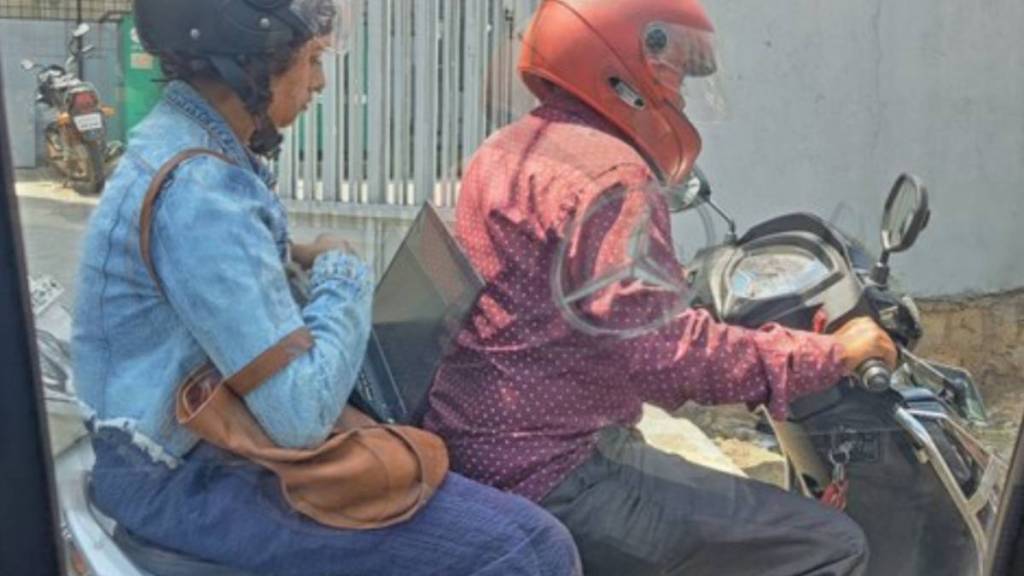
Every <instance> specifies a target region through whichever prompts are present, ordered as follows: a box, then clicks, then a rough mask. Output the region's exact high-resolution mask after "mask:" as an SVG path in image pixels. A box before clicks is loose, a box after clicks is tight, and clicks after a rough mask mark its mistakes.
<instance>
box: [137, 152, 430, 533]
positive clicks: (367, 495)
mask: <svg viewBox="0 0 1024 576" xmlns="http://www.w3.org/2000/svg"><path fill="white" fill-rule="evenodd" d="M204 154H206V155H211V156H215V157H218V158H220V159H222V160H224V161H225V162H228V163H231V161H230V160H229V159H228V158H226V157H225V156H223V155H222V154H219V153H217V152H214V151H212V150H206V149H191V150H186V151H184V152H182V153H180V154H178V155H177V156H175V157H174V158H172V159H171V160H170V161H168V162H167V163H166V164H164V166H163V167H162V168H161V169H160V170H159V171H158V172H157V174H156V177H155V178H154V179H153V182H152V183H151V184H150V187H149V190H148V191H147V192H146V197H145V200H144V202H143V206H142V213H141V216H140V220H141V222H140V227H139V229H140V239H139V246H140V248H141V251H142V258H143V261H144V262H145V264H146V267H147V269H148V270H149V273H150V276H152V278H153V280H154V282H156V284H157V286H161V284H160V281H159V278H158V277H157V274H156V269H155V268H154V266H153V261H152V257H151V254H150V238H151V233H152V220H153V210H154V206H155V203H156V199H157V197H158V196H159V195H160V192H161V190H162V189H163V187H164V184H165V182H166V180H167V178H168V177H169V176H170V175H171V173H172V172H173V171H174V169H175V168H177V167H178V165H180V164H181V163H182V162H184V161H186V160H188V159H190V158H193V157H195V156H199V155H204ZM312 347H313V337H312V334H311V333H310V332H309V330H308V329H306V328H302V329H300V330H298V331H296V332H295V333H293V334H291V335H289V336H288V337H286V338H285V339H284V340H282V341H281V342H279V343H278V344H277V345H275V346H273V347H272V348H270V349H269V350H267V351H265V352H264V353H263V354H261V355H260V356H259V357H258V358H256V360H254V361H253V362H252V363H250V364H249V365H248V366H246V367H245V368H243V369H242V370H240V371H239V372H238V373H237V374H234V375H233V376H231V377H229V378H223V377H222V376H221V375H220V374H219V373H218V372H217V369H216V368H215V367H214V366H213V365H212V364H210V363H207V364H206V365H204V366H202V367H200V368H199V369H198V370H196V371H195V372H193V373H192V374H191V375H189V377H188V378H186V380H185V382H184V383H183V384H182V385H181V387H180V388H179V389H178V394H177V400H176V416H177V419H178V422H179V423H180V424H181V425H182V426H184V427H186V428H187V429H188V430H190V431H192V432H193V433H194V434H196V435H197V436H198V437H199V438H201V439H203V440H205V441H206V442H209V443H211V444H213V445H215V446H218V447H220V448H222V449H224V450H227V451H229V452H231V453H233V454H237V455H239V456H241V457H243V458H246V459H248V460H251V461H253V462H255V463H257V464H259V465H260V466H262V467H264V468H266V469H268V470H270V471H272V472H274V474H276V475H277V477H278V478H279V479H280V481H281V488H282V490H283V491H284V495H285V498H286V499H287V500H288V502H289V503H290V504H291V506H292V507H293V508H294V509H295V510H297V511H299V512H301V513H302V514H305V515H306V516H308V517H310V518H312V519H313V520H316V521H317V522H320V523H322V524H325V525H328V526H333V527H337V528H347V529H370V528H381V527H385V526H390V525H392V524H396V523H399V522H402V521H404V520H407V519H409V518H410V517H412V515H413V514H415V513H416V511H417V510H419V509H420V508H421V507H422V506H424V505H425V504H426V503H427V501H428V500H429V498H430V497H431V496H432V495H433V494H434V492H435V491H436V490H437V488H438V487H439V486H440V485H441V483H442V482H443V481H444V478H445V475H446V473H447V471H448V451H447V449H446V448H445V445H444V442H443V441H442V440H441V439H440V438H439V437H437V436H435V435H434V434H431V433H429V432H426V431H424V430H419V429H416V428H412V427H408V426H393V425H381V424H378V423H376V422H374V421H373V420H372V419H370V418H369V417H368V416H366V415H365V414H363V413H362V412H359V411H358V410H356V409H355V408H352V407H351V406H346V407H345V409H344V411H343V413H342V417H341V418H340V420H339V423H338V425H337V426H336V428H335V431H334V433H332V434H331V436H330V437H328V439H327V440H326V441H325V442H324V443H323V444H321V445H320V446H319V447H317V448H314V449H309V450H291V449H285V448H280V447H278V446H276V445H274V442H273V441H272V440H271V439H270V438H269V437H268V436H267V434H266V433H265V432H264V431H263V429H262V428H261V427H260V425H259V423H258V422H257V421H256V419H255V418H254V417H253V415H252V413H251V412H250V411H249V409H248V407H246V405H245V402H244V400H243V398H244V397H245V395H246V394H248V393H249V392H251V391H252V390H254V389H256V388H258V387H259V386H260V385H262V384H263V383H264V382H266V381H267V380H268V379H270V378H271V377H272V376H274V375H275V374H277V373H278V372H280V371H281V370H283V369H284V368H285V367H287V366H288V364H290V363H291V362H292V361H293V360H295V359H296V358H299V357H301V356H302V355H304V354H306V353H308V352H309V350H310V349H311V348H312Z"/></svg>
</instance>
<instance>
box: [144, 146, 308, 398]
mask: <svg viewBox="0 0 1024 576" xmlns="http://www.w3.org/2000/svg"><path fill="white" fill-rule="evenodd" d="M203 155H206V156H213V157H215V158H219V159H221V160H223V161H224V162H227V163H228V164H234V162H233V161H232V160H231V159H230V158H228V157H227V156H225V155H224V154H222V153H220V152H217V151H216V150H210V149H208V148H190V149H188V150H184V151H182V152H179V153H178V154H176V155H174V157H172V158H171V159H170V160H168V161H167V162H166V163H165V164H164V165H163V166H161V167H160V170H158V171H157V173H156V175H155V176H154V177H153V181H152V182H150V184H149V189H147V190H146V196H145V198H144V199H143V201H142V212H141V213H140V214H139V250H140V251H141V252H142V261H143V262H144V263H145V264H146V270H148V271H149V276H150V277H151V278H152V279H153V282H155V283H156V285H157V288H160V289H161V290H162V289H163V288H162V286H161V284H160V278H159V277H158V276H157V274H156V267H155V266H154V265H153V254H152V252H151V250H152V235H153V210H154V208H155V206H156V201H157V198H159V196H160V193H161V192H162V191H163V189H164V185H165V184H166V183H167V179H168V178H169V177H170V176H171V174H172V173H173V172H174V170H175V169H177V168H178V166H180V165H181V164H182V163H184V162H185V161H187V160H190V159H192V158H195V157H197V156H203ZM312 348H313V334H312V333H311V332H310V331H309V329H308V328H305V327H303V328H299V329H298V330H296V331H295V332H292V333H291V334H289V335H288V336H285V337H284V339H282V340H281V341H280V342H278V343H277V344H275V345H273V346H271V347H270V348H268V349H267V350H266V351H265V352H263V353H262V354H260V355H259V356H257V357H256V359H255V360H253V361H252V362H250V363H249V364H248V365H246V366H245V367H244V368H242V369H241V370H239V371H238V372H237V373H235V374H234V375H233V376H231V377H230V378H228V379H226V380H225V381H224V384H226V385H227V386H228V387H229V388H231V390H232V391H233V392H234V393H235V394H238V395H239V396H245V395H246V394H248V393H249V392H252V391H253V390H255V389H256V388H259V386H260V385H261V384H263V383H264V382H266V381H267V380H269V379H270V378H271V377H273V376H274V375H275V374H277V373H278V372H280V371H281V370H284V369H285V367H287V366H288V365H289V364H291V363H292V362H293V361H294V360H295V359H296V358H298V357H300V356H302V355H303V354H305V353H306V352H308V351H309V350H311V349H312Z"/></svg>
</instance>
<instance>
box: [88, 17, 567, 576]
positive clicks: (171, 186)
mask: <svg viewBox="0 0 1024 576" xmlns="http://www.w3.org/2000/svg"><path fill="white" fill-rule="evenodd" d="M340 4H341V3H340V2H339V1H337V0H270V1H267V0H219V1H217V2H211V1H210V0H136V1H135V13H136V17H137V22H138V31H139V35H140V37H141V39H142V41H143V45H144V46H145V47H146V48H147V50H149V51H151V52H153V53H155V54H156V55H158V56H159V57H160V59H161V62H162V64H163V66H164V73H165V75H166V76H167V78H168V80H169V83H168V84H167V86H166V89H165V90H164V93H163V98H162V100H161V102H159V103H158V104H157V106H156V107H155V108H154V110H153V111H152V112H151V113H150V114H149V116H147V118H146V119H145V120H144V121H143V122H142V123H141V124H140V125H139V126H138V127H137V128H136V129H135V130H134V131H133V132H132V139H131V142H130V143H129V146H128V149H127V152H126V154H125V156H124V160H123V161H122V162H121V164H120V166H119V167H118V169H117V170H116V172H115V173H114V175H113V177H112V178H111V180H110V182H109V185H108V186H107V191H106V194H105V195H104V196H103V198H102V199H101V201H100V204H99V206H98V207H97V208H96V211H95V213H94V214H93V216H92V220H91V222H90V224H89V229H88V232H87V234H86V238H85V243H84V247H83V251H82V252H83V254H82V261H81V268H80V273H79V277H78V294H77V302H76V310H75V315H74V331H73V355H74V372H75V381H76V383H77V385H78V389H79V391H80V398H81V400H82V402H83V404H84V405H85V406H87V407H88V409H89V410H90V412H91V413H90V418H89V428H90V431H91V432H92V444H93V449H94V452H95V455H96V463H95V466H94V468H93V472H92V477H91V492H92V499H93V503H94V504H95V505H96V507H97V508H98V509H99V510H100V511H102V512H104V513H105V514H106V515H107V516H109V517H111V518H113V519H114V520H115V521H116V522H117V524H118V526H119V530H124V531H126V532H127V533H128V534H130V535H131V537H132V541H133V542H134V541H138V542H142V543H143V544H144V545H145V546H146V547H147V549H148V548H155V549H156V550H157V551H159V552H161V554H162V556H161V555H158V560H159V559H160V558H162V557H163V556H166V555H167V552H168V551H169V552H171V553H175V554H176V555H178V556H184V557H185V560H186V561H189V562H191V561H192V560H193V559H195V560H196V561H200V562H202V563H206V564H211V565H214V569H213V573H217V574H225V573H231V574H273V575H278V576H279V575H286V574H291V575H296V576H299V575H301V576H306V575H311V574H318V575H353V576H361V575H366V574H381V575H386V574H394V575H402V576H406V575H428V574H429V575H438V574H444V575H449V574H452V575H453V574H467V575H468V574H476V575H480V576H485V575H492V576H498V575H504V574H528V575H536V576H566V575H577V574H579V561H578V556H577V553H576V550H575V547H574V546H573V543H572V540H571V538H570V536H569V534H568V533H567V532H566V530H565V528H564V527H562V526H561V525H560V524H559V523H558V522H557V521H556V520H555V519H554V518H552V517H551V515H550V514H549V513H547V512H545V511H544V510H542V509H541V508H540V507H538V506H536V505H535V504H533V503H530V502H528V501H527V500H525V499H522V498H518V497H515V496H512V495H509V494H505V493H502V492H500V491H498V490H495V489H493V488H491V487H487V486H482V485H480V484H478V483H476V482H473V481H470V480H467V479H465V478H463V477H461V476H459V475H457V474H448V475H447V477H445V478H444V481H443V483H441V484H439V485H438V486H437V489H436V490H431V491H430V499H429V501H428V502H426V504H425V505H424V506H423V507H422V508H420V509H419V510H418V511H417V512H416V514H415V515H414V516H412V517H411V518H409V519H407V520H405V519H403V521H402V522H401V523H392V524H388V525H386V526H384V527H379V528H377V529H373V530H354V529H341V528H337V527H334V525H327V524H321V523H318V522H316V521H314V520H313V519H312V518H311V517H309V516H308V515H305V514H303V513H300V509H299V508H298V507H297V506H295V505H294V500H293V499H292V498H290V497H289V498H286V495H285V494H284V493H283V491H282V486H281V483H280V482H279V479H278V477H277V476H275V475H274V473H272V472H271V471H270V470H268V469H266V468H263V467H260V466H258V465H257V464H256V463H255V462H254V461H253V460H252V459H247V458H243V457H240V456H238V455H236V454H235V453H234V452H233V451H228V450H227V449H221V448H218V447H217V446H219V445H218V444H215V443H214V442H212V441H211V442H206V441H200V440H199V439H198V438H197V436H196V434H195V433H194V431H193V429H192V428H189V427H187V426H186V425H184V423H183V422H182V419H181V418H180V409H181V408H182V407H183V406H186V405H187V404H188V402H183V403H179V404H177V408H178V409H179V413H178V414H179V417H176V399H180V397H179V396H178V392H179V390H180V389H182V386H181V384H182V383H183V382H184V381H185V380H186V377H188V376H189V374H194V371H195V369H196V368H197V367H199V366H203V365H205V364H207V363H208V362H209V363H212V364H213V365H214V367H215V368H216V370H217V371H218V372H219V373H220V374H225V375H231V376H229V378H228V380H233V379H235V378H236V377H237V378H238V379H239V380H242V379H243V377H242V376H240V374H248V375H249V376H254V374H255V372H259V374H255V376H254V377H258V379H259V382H258V387H255V388H253V389H250V390H249V391H247V392H239V396H238V398H241V399H242V400H243V401H244V407H243V408H242V409H241V410H247V412H248V413H251V416H252V417H253V418H254V420H255V422H256V423H255V424H253V426H250V427H249V428H247V430H241V431H239V432H238V434H239V435H241V434H242V433H246V432H251V433H252V435H257V436H258V435H264V436H266V437H267V438H269V441H270V442H272V444H273V446H272V447H271V448H270V450H274V449H277V450H278V452H287V451H288V450H299V449H310V448H315V447H319V446H321V445H323V443H324V441H325V439H326V438H328V437H329V435H331V434H332V431H333V430H334V428H335V423H336V421H337V420H338V418H339V414H340V413H341V412H342V409H343V408H344V407H345V405H346V403H347V401H348V399H349V396H350V394H351V392H352V390H353V387H354V384H355V381H356V378H357V375H358V374H359V369H360V365H361V362H362V359H363V357H364V352H365V350H366V346H367V340H368V334H369V330H370V315H371V300H372V296H373V281H372V273H371V271H370V269H369V268H368V266H367V265H366V264H365V263H364V262H362V261H360V259H359V258H357V257H356V255H355V254H354V253H353V252H352V251H351V250H350V249H349V248H348V247H347V245H346V244H345V243H344V242H343V241H341V240H339V239H338V238H336V237H334V236H324V237H321V238H319V239H318V240H317V241H316V242H314V243H312V244H299V243H291V242H289V231H288V226H287V215H286V213H285V210H284V207H283V206H282V204H281V202H280V201H279V200H278V198H277V196H276V195H275V194H274V192H273V191H272V190H273V186H274V178H273V175H272V174H271V172H270V171H269V169H268V167H267V163H266V162H265V159H266V157H272V156H274V154H275V151H276V149H277V148H278V146H279V144H280V142H281V135H280V134H279V130H281V129H283V128H285V127H287V126H289V125H290V124H292V123H293V122H294V121H295V120H296V118H297V117H298V116H299V114H300V113H301V112H302V110H303V109H305V108H306V107H307V106H308V104H309V103H310V102H312V101H313V98H314V96H315V95H316V93H318V92H320V91H321V90H322V89H323V88H324V85H325V79H324V71H323V67H322V64H321V59H322V58H323V55H324V53H325V52H326V51H328V50H332V49H336V48H337V47H338V46H337V40H336V39H335V38H336V36H338V32H339V30H340V27H342V26H348V25H351V23H350V22H348V21H346V20H345V19H344V18H341V21H339V15H341V16H343V15H344V14H345V11H344V7H343V6H341V5H340ZM197 148H201V149H204V150H208V151H210V153H205V152H204V153H203V154H201V155H197V156H194V157H191V158H190V159H187V160H186V161H184V162H182V163H180V164H178V165H177V168H176V169H173V173H172V172H171V170H172V168H170V166H172V165H173V164H168V161H169V159H179V158H182V157H183V156H182V153H183V151H187V150H194V149H197ZM172 162H173V160H172ZM161 166H163V167H165V168H164V169H163V170H161V169H160V167H161ZM157 172H161V173H163V174H164V175H167V174H170V177H168V178H166V179H164V177H163V176H157V175H156V174H157ZM155 178H159V179H161V180H162V181H163V182H164V183H165V186H164V187H163V189H162V194H161V195H160V197H159V200H158V201H156V202H155V203H154V202H151V201H149V200H147V201H145V202H144V196H145V197H146V198H147V199H151V198H154V197H155V196H154V195H150V194H148V193H147V189H148V188H150V186H151V182H154V179H155ZM153 190H154V191H155V192H156V193H160V190H161V189H160V186H159V184H157V185H156V186H154V188H153ZM144 207H151V208H152V211H151V212H150V214H151V217H150V218H148V219H147V218H146V216H145V214H146V210H145V208H144ZM147 225H148V226H149V228H148V230H149V233H148V235H146V236H145V237H144V239H146V240H149V246H148V247H147V246H145V245H144V243H143V240H141V239H140V229H143V228H144V227H145V226H147ZM147 256H148V257H149V258H151V259H149V258H147ZM289 259H290V260H291V261H292V262H293V263H295V264H297V265H299V266H301V267H302V268H304V269H305V270H306V271H307V272H308V273H309V277H310V283H309V284H310V290H309V301H308V302H301V303H300V302H298V301H297V299H296V298H295V297H293V294H292V292H291V290H290V286H289V282H288V280H287V275H286V264H287V263H288V262H287V261H288V260H289ZM292 334H303V335H304V337H303V339H302V340H301V342H299V341H295V340H294V339H292V338H291V335H292ZM293 341H294V342H295V343H294V344H292V343H290V342H293ZM275 343H277V344H275ZM280 343H284V347H282V346H281V344H280ZM300 344H301V345H300ZM275 350H276V351H278V352H280V357H281V358H287V362H286V366H284V367H283V368H280V369H279V370H278V369H276V368H278V367H279V366H275V369H273V370H266V369H265V368H266V366H267V363H265V362H264V363H262V364H261V362H260V361H261V359H263V358H266V357H267V353H268V352H267V351H270V352H274V351H275ZM254 370H255V372H254ZM185 400H186V401H191V398H186V399H185ZM241 402H242V401H239V402H238V405H241ZM205 405H206V404H205V403H204V406H205ZM237 421H238V420H234V421H232V422H237ZM254 429H258V430H255V431H254ZM236 437H238V436H236ZM252 437H253V436H249V437H248V438H249V441H250V442H251V441H252V440H251V438H252ZM288 453H289V454H293V453H294V452H288ZM353 488H360V487H354V486H352V485H351V484H348V485H339V486H338V487H337V490H338V491H345V490H352V492H353V493H357V492H359V490H358V489H357V490H353ZM419 493H420V494H424V495H426V493H425V491H424V490H421V491H420V492H419ZM417 501H418V502H423V501H424V499H419V500H417ZM307 509H308V508H307ZM159 563H160V564H161V565H163V564H165V562H164V561H162V560H161V561H160V562H159ZM164 568H166V571H158V572H157V575H158V576H159V575H160V574H168V573H174V574H181V573H186V571H184V570H182V569H181V568H180V567H179V568H177V569H175V567H174V566H173V565H171V566H165V567H164ZM161 570H163V568H162V569H161ZM153 571H155V570H153ZM187 573H189V574H194V573H196V572H195V571H187Z"/></svg>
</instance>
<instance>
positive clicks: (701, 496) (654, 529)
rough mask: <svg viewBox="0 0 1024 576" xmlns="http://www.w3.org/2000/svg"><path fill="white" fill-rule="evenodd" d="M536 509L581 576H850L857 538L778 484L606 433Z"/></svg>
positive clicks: (862, 542) (862, 557) (856, 571)
mask: <svg viewBox="0 0 1024 576" xmlns="http://www.w3.org/2000/svg"><path fill="white" fill-rule="evenodd" d="M541 504H542V505H543V506H544V507H545V508H547V509H548V510H549V511H550V512H552V513H553V514H554V515H555V516H557V517H558V518H559V519H560V520H561V521H562V522H563V523H564V524H565V525H566V526H567V527H568V528H569V531H570V532H572V535H573V537H574V538H575V540H576V546H577V547H578V548H579V551H580V555H581V556H582V558H583V570H584V574H586V576H646V575H679V576H746V575H756V576H798V575H799V576H812V575H813V576H855V575H861V574H864V572H865V571H866V569H867V565H868V549H867V541H866V539H865V538H864V534H863V532H861V530H860V528H859V527H858V526H857V525H856V524H854V522H853V521H852V520H850V519H849V518H848V517H847V516H845V515H844V514H841V513H839V512H836V511H834V510H831V509H829V508H826V507H824V506H822V505H820V504H818V503H817V502H814V501H812V500H809V499H806V498H802V497H800V496H797V495H794V494H789V493H787V492H785V491H783V490H781V489H779V488H777V487H775V486H770V485H768V484H764V483H761V482H757V481H753V480H747V479H743V478H737V477H734V476H731V475H728V474H723V473H721V472H716V471H714V470H709V469H707V468H704V467H701V466H697V465H695V464H692V463H690V462H687V461H686V460H684V459H682V458H680V457H678V456H674V455H671V454H666V453H664V452H661V451H659V450H656V449H655V448H652V447H650V446H648V445H647V444H646V443H644V441H643V439H642V438H641V437H640V436H639V434H638V433H635V432H631V431H628V430H625V429H623V428H609V429H607V430H605V431H603V432H602V433H601V439H600V442H599V444H598V449H597V451H596V452H595V453H594V456H593V457H591V459H590V460H588V461H587V462H586V463H584V464H583V465H582V466H580V467H579V468H577V469H576V470H575V471H574V472H573V473H572V474H570V475H569V477H568V478H566V480H565V481H563V482H562V483H561V484H560V485H559V486H558V487H556V488H555V489H554V490H553V491H552V492H551V493H550V494H549V495H548V496H547V497H546V498H545V499H544V500H543V502H541Z"/></svg>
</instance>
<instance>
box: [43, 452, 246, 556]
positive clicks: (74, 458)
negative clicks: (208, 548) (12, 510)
mask: <svg viewBox="0 0 1024 576" xmlns="http://www.w3.org/2000/svg"><path fill="white" fill-rule="evenodd" d="M93 461H94V458H93V453H92V445H91V443H90V442H89V441H88V438H84V439H80V440H79V441H78V442H76V443H75V444H74V445H72V446H71V447H70V448H68V449H66V450H64V451H63V453H61V454H60V455H58V457H57V461H56V470H55V472H56V480H57V492H58V501H59V502H60V507H61V515H62V517H63V520H64V522H63V524H64V529H65V530H64V531H65V537H66V538H68V539H69V540H70V541H71V542H72V543H73V547H74V549H75V550H76V551H77V552H78V554H80V556H81V560H82V561H83V562H84V563H85V565H86V566H87V567H88V568H89V570H90V573H92V574H103V575H106V574H111V575H114V574H116V575H117V576H186V575H187V576H228V575H234V576H248V575H247V574H245V573H244V572H241V571H239V570H237V569H234V568H227V567H225V566H220V565H217V564H213V563H210V562H207V561H204V560H200V559H198V558H193V557H190V556H186V555H183V554H179V553H177V552H173V551H170V550H167V549H165V548H162V547H160V546H157V545H155V544H153V543H151V542H148V541H146V540H144V539H142V538H140V537H138V536H136V535H134V534H131V533H130V532H128V531H127V530H125V529H124V528H123V527H122V526H119V525H117V523H116V522H115V521H114V520H113V519H111V518H108V517H107V516H105V515H104V514H103V513H102V512H101V511H100V510H98V509H97V508H96V506H94V505H92V499H91V492H92V491H91V490H90V489H89V477H90V470H91V469H92V464H93Z"/></svg>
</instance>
